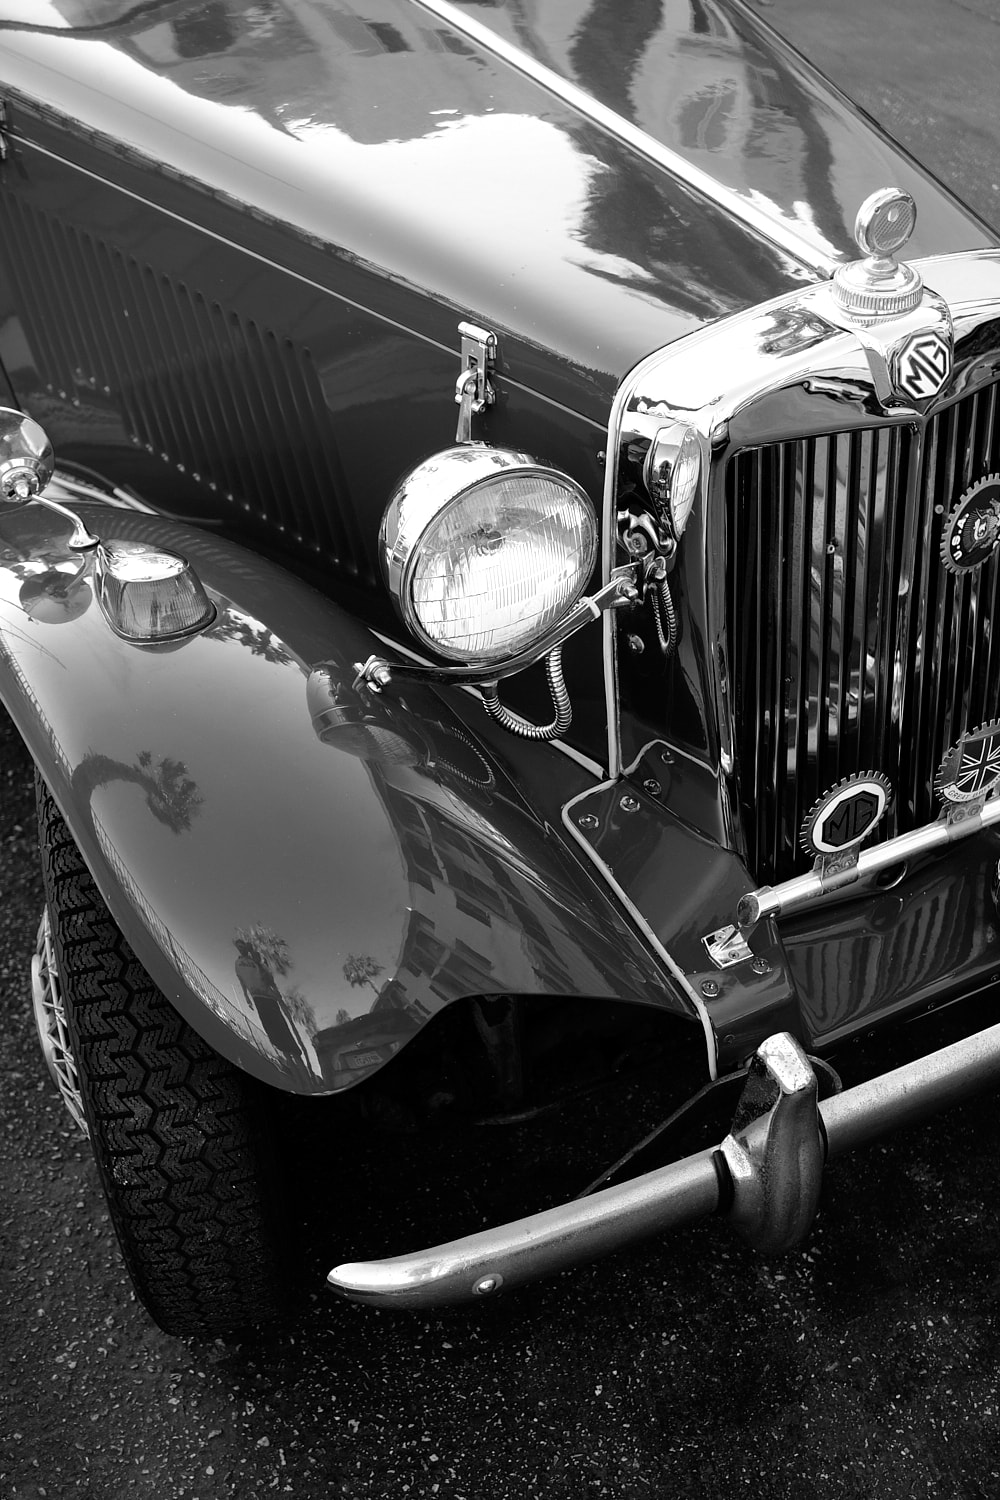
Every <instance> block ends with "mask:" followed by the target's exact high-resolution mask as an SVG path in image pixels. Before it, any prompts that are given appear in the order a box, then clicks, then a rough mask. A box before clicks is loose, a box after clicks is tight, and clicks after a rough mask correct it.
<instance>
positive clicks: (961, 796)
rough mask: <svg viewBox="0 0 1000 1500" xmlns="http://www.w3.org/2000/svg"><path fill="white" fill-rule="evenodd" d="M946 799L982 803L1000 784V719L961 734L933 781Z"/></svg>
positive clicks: (939, 793)
mask: <svg viewBox="0 0 1000 1500" xmlns="http://www.w3.org/2000/svg"><path fill="white" fill-rule="evenodd" d="M935 785H936V787H937V792H938V795H939V796H940V797H943V798H944V800H945V801H946V802H964V803H968V802H985V801H986V798H987V797H988V796H989V795H990V794H991V793H992V792H994V791H996V789H997V787H998V786H1000V719H991V720H990V722H989V723H988V724H981V725H980V726H979V728H978V729H972V730H970V731H969V733H968V734H963V736H962V738H961V739H960V740H959V741H958V744H957V745H953V746H952V747H951V749H950V750H949V751H948V754H947V755H946V756H945V758H944V760H943V761H942V762H941V769H940V770H939V771H938V774H937V781H936V783H935Z"/></svg>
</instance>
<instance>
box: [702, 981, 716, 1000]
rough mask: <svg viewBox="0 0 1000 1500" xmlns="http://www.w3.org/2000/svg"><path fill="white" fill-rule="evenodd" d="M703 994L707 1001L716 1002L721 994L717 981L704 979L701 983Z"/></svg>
mask: <svg viewBox="0 0 1000 1500" xmlns="http://www.w3.org/2000/svg"><path fill="white" fill-rule="evenodd" d="M701 993H702V994H703V995H704V996H705V999H706V1000H714V999H715V997H716V995H717V994H718V993H719V982H718V980H717V979H703V980H702V982H701Z"/></svg>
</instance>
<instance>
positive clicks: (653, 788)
mask: <svg viewBox="0 0 1000 1500" xmlns="http://www.w3.org/2000/svg"><path fill="white" fill-rule="evenodd" d="M642 789H643V791H644V792H648V793H649V795H650V796H651V797H658V796H659V795H660V783H659V782H658V781H654V780H653V778H652V776H647V777H646V780H645V781H644V782H643V783H642Z"/></svg>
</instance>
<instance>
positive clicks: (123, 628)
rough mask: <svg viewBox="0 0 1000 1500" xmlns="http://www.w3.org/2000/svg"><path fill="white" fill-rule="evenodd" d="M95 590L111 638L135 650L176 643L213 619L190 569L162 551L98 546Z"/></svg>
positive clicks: (146, 546)
mask: <svg viewBox="0 0 1000 1500" xmlns="http://www.w3.org/2000/svg"><path fill="white" fill-rule="evenodd" d="M94 589H95V592H96V594H97V600H98V603H99V604H100V606H101V609H102V610H103V612H104V616H105V619H106V620H107V622H108V624H109V625H110V626H111V629H112V630H113V631H114V632H115V634H116V635H120V636H121V637H122V638H123V639H124V640H127V641H135V642H136V643H137V644H139V645H147V646H152V645H157V644H159V643H161V642H166V641H176V640H179V639H181V638H183V637H184V636H188V635H192V634H194V632H195V631H198V630H203V629H204V628H205V626H206V625H210V624H211V623H212V621H213V620H214V619H215V606H214V605H213V604H212V603H211V601H210V600H209V598H208V596H207V594H206V593H205V590H204V588H203V587H202V585H201V582H200V581H199V579H198V577H197V575H196V574H195V572H194V570H193V569H192V568H191V566H190V565H189V564H188V563H187V562H186V561H185V559H184V558H183V557H181V556H180V555H179V554H178V553H176V552H171V551H169V550H168V549H167V548H166V547H154V546H150V545H149V544H147V543H145V542H114V541H112V542H102V543H101V544H100V546H99V547H98V549H97V557H96V560H95V563H94Z"/></svg>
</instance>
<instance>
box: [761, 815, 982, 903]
mask: <svg viewBox="0 0 1000 1500" xmlns="http://www.w3.org/2000/svg"><path fill="white" fill-rule="evenodd" d="M956 814H957V810H956V812H953V813H951V814H949V815H948V816H946V817H942V818H938V820H937V821H936V822H934V823H925V824H924V826H923V827H922V828H914V829H912V830H911V831H910V832H909V833H901V834H899V835H897V837H896V838H894V839H886V841H885V843H884V844H876V845H875V848H874V849H865V850H863V851H862V853H861V854H860V855H859V856H858V862H857V864H856V865H852V866H851V868H850V869H849V870H845V871H843V872H841V873H839V874H836V875H831V876H824V875H822V874H820V872H819V871H817V870H810V871H809V873H808V875H796V876H795V878H794V879H793V880H783V881H782V882H781V884H780V885H774V886H761V887H760V889H759V890H756V891H751V892H750V893H749V894H748V895H746V896H744V897H743V900H742V901H741V902H740V908H739V922H740V926H741V927H744V928H746V927H752V926H753V925H754V924H755V923H757V922H759V921H760V919H761V918H762V917H780V916H781V914H782V913H783V912H787V911H791V909H792V908H793V907H799V906H802V905H804V904H805V903H806V902H809V901H815V900H817V899H818V898H819V897H820V896H826V895H829V894H831V893H833V892H837V893H842V892H843V891H844V890H845V889H846V888H847V887H848V886H851V885H856V884H857V882H858V881H859V880H862V879H863V878H864V877H865V876H866V875H874V874H876V873H877V872H878V871H879V870H885V869H888V868H889V867H890V866H891V865H899V864H903V863H904V862H905V861H906V860H908V859H915V858H916V857H917V856H918V855H921V854H929V853H931V852H932V851H933V850H935V849H943V848H944V847H945V845H947V844H956V843H958V842H959V841H960V840H961V839H967V838H971V836H972V835H973V834H974V833H981V832H982V831H983V829H985V828H992V827H993V825H994V824H995V823H1000V797H991V798H990V800H989V801H988V802H987V803H985V805H984V806H983V807H982V808H981V809H980V810H978V811H975V812H971V813H966V814H965V815H964V816H959V815H956Z"/></svg>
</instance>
